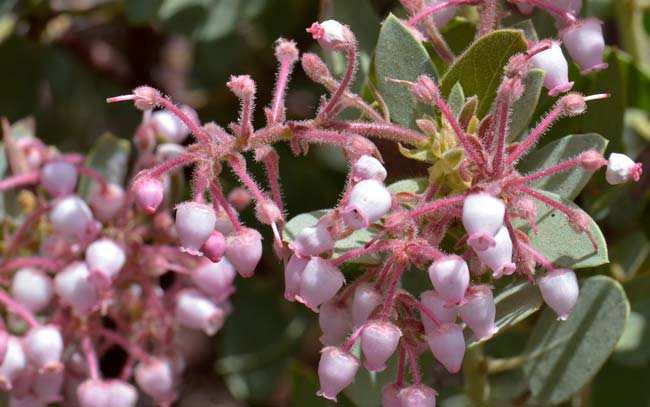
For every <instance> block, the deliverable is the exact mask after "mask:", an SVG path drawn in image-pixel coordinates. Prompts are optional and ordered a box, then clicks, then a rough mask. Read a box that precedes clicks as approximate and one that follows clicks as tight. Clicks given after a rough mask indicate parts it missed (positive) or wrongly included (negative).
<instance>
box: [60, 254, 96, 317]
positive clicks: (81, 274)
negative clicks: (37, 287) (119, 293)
mask: <svg viewBox="0 0 650 407" xmlns="http://www.w3.org/2000/svg"><path fill="white" fill-rule="evenodd" d="M89 275H90V272H89V271H88V267H86V263H83V262H75V263H72V264H70V265H68V266H67V267H66V268H64V269H63V270H61V271H60V272H58V273H57V275H56V277H54V291H55V292H56V293H57V295H58V296H59V297H60V298H61V301H63V303H65V304H68V305H70V306H71V307H73V308H74V309H75V310H77V311H78V312H80V313H82V314H83V313H87V312H89V311H90V310H92V309H93V308H94V307H95V306H97V304H98V296H97V291H96V289H95V286H94V285H93V284H92V283H90V281H88V276H89Z"/></svg>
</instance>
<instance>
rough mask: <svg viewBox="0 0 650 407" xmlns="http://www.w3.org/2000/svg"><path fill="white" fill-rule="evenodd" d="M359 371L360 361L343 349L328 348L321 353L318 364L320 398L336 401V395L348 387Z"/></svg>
mask: <svg viewBox="0 0 650 407" xmlns="http://www.w3.org/2000/svg"><path fill="white" fill-rule="evenodd" d="M358 369H359V360H358V359H357V358H355V357H354V356H352V355H351V354H350V353H349V352H346V351H344V350H343V349H341V348H336V347H333V346H328V347H326V348H323V350H322V351H321V356H320V362H319V363H318V379H319V381H320V390H318V391H317V392H316V394H317V395H318V396H323V397H325V398H326V399H330V400H333V401H337V400H336V395H337V394H339V393H340V392H341V391H342V390H343V389H345V388H346V387H348V386H349V385H350V384H351V383H352V382H353V381H354V376H356V374H357V370H358Z"/></svg>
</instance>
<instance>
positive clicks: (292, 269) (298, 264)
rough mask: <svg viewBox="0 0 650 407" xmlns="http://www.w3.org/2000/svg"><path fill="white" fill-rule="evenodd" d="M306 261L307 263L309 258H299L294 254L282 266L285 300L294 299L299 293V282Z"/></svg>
mask: <svg viewBox="0 0 650 407" xmlns="http://www.w3.org/2000/svg"><path fill="white" fill-rule="evenodd" d="M307 263H309V259H304V258H300V257H298V256H296V255H295V254H294V255H293V256H291V258H290V259H289V262H288V263H287V265H286V267H285V268H284V298H286V299H287V300H289V301H295V300H296V296H297V295H298V296H299V295H300V282H301V281H302V273H303V271H304V270H305V267H306V266H307Z"/></svg>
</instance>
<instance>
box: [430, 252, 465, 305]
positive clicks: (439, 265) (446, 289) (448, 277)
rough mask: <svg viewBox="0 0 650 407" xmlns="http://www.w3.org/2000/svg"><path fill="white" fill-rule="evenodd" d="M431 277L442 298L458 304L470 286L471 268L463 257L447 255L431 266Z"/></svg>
mask: <svg viewBox="0 0 650 407" xmlns="http://www.w3.org/2000/svg"><path fill="white" fill-rule="evenodd" d="M429 278H430V279H431V284H433V288H435V289H436V292H437V293H438V294H439V295H440V296H441V297H442V298H444V299H445V300H447V301H448V302H449V303H451V304H458V303H459V302H461V301H462V300H463V298H464V297H465V291H467V287H468V286H469V268H468V267H467V263H466V262H465V260H463V259H462V258H461V257H459V256H455V255H451V256H445V257H442V258H440V259H438V260H436V261H434V262H433V263H432V264H431V266H429Z"/></svg>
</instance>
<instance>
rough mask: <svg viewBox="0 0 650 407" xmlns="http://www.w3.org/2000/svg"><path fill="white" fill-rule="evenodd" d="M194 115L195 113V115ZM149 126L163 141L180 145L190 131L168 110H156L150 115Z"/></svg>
mask: <svg viewBox="0 0 650 407" xmlns="http://www.w3.org/2000/svg"><path fill="white" fill-rule="evenodd" d="M195 114H196V113H195ZM151 124H152V125H153V126H154V129H155V130H156V133H158V135H159V136H160V137H161V138H162V139H163V140H165V141H167V142H170V143H176V144H181V143H182V142H183V141H185V139H186V138H187V136H188V135H189V134H190V129H188V128H187V126H186V125H185V123H183V122H181V120H180V119H179V118H177V117H176V116H175V115H174V114H173V113H171V112H170V111H169V110H157V111H155V112H153V113H152V114H151Z"/></svg>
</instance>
